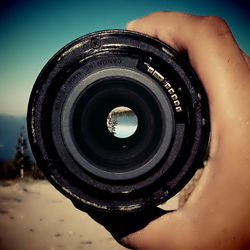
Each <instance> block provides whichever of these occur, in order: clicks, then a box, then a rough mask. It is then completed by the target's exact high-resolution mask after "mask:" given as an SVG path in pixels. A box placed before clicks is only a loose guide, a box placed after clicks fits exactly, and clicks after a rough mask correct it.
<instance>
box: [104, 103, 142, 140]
mask: <svg viewBox="0 0 250 250" xmlns="http://www.w3.org/2000/svg"><path fill="white" fill-rule="evenodd" d="M137 127H138V119H137V116H136V114H135V113H134V111H133V110H132V109H130V108H128V107H125V106H119V107H117V108H114V109H112V110H111V111H110V113H109V115H108V117H107V128H108V130H109V132H110V133H111V134H112V135H114V136H115V137H118V138H128V137H130V136H131V135H133V134H134V133H135V131H136V129H137Z"/></svg>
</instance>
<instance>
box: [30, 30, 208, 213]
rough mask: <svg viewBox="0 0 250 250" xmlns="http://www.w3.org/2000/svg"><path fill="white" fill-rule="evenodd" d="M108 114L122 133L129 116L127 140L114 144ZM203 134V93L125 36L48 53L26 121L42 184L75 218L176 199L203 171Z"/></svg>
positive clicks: (174, 64)
mask: <svg viewBox="0 0 250 250" xmlns="http://www.w3.org/2000/svg"><path fill="white" fill-rule="evenodd" d="M123 107H125V108H126V109H124V108H123ZM115 109H117V110H118V113H119V114H125V118H124V117H123V118H122V119H123V122H124V124H126V122H127V120H126V119H127V118H128V117H129V116H131V113H133V114H134V116H136V121H137V124H136V129H135V131H134V132H133V133H132V134H131V135H129V136H122V137H119V136H115V133H116V128H115V126H116V125H117V124H118V125H119V121H118V120H114V117H115V115H114V117H111V115H110V113H111V111H112V110H115ZM128 110H130V111H131V112H130V111H128ZM110 122H111V123H110ZM110 124H111V125H110ZM209 124H210V122H209V109H208V102H207V97H206V93H205V91H204V89H203V87H202V84H201V83H200V81H199V79H198V77H197V76H196V74H195V72H194V71H193V70H192V68H191V67H190V65H189V64H188V63H187V62H186V61H185V60H184V59H183V58H182V56H180V55H178V54H177V53H176V51H175V50H174V49H173V48H171V47H169V46H168V45H166V44H164V43H162V42H161V41H159V40H157V39H154V38H151V37H148V36H146V35H142V34H140V33H136V32H131V31H125V30H106V31H100V32H95V33H91V34H88V35H85V36H83V37H80V38H78V39H76V40H75V41H73V42H71V43H69V44H68V45H66V46H65V47H64V48H62V49H61V50H60V51H59V52H58V53H56V54H55V55H54V56H53V57H52V58H51V60H50V61H49V62H48V63H47V64H46V66H45V67H44V68H43V70H42V71H41V73H40V75H39V76H38V78H37V80H36V83H35V85H34V87H33V90H32V93H31V96H30V100H29V107H28V115H27V126H28V135H29V140H30V144H31V148H32V151H33V153H34V156H35V159H36V161H37V163H38V166H39V167H40V168H41V169H42V171H43V172H44V174H45V176H46V177H47V178H48V180H49V181H50V182H51V183H52V184H53V185H54V186H55V187H56V188H57V189H58V190H59V191H60V192H62V193H63V194H64V195H65V196H67V197H68V198H69V199H71V200H72V201H73V203H77V204H81V207H82V209H83V210H86V211H90V210H91V211H98V212H108V213H109V212H111V213H131V212H137V211H142V210H145V209H147V208H149V207H152V206H157V205H159V204H161V203H163V202H164V201H166V200H168V199H169V198H171V197H172V196H173V195H175V194H176V193H177V192H178V191H180V190H181V189H182V188H183V187H184V186H185V184H186V183H187V182H188V181H189V180H190V179H191V177H192V176H193V174H194V173H195V171H196V170H197V168H199V167H202V165H203V158H204V154H205V151H206V148H207V145H208V139H209V131H210V125H209ZM129 126H130V125H128V126H127V127H126V128H127V129H130V127H129ZM121 129H124V127H122V126H121ZM112 131H113V132H112Z"/></svg>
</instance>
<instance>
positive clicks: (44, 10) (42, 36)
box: [0, 0, 250, 249]
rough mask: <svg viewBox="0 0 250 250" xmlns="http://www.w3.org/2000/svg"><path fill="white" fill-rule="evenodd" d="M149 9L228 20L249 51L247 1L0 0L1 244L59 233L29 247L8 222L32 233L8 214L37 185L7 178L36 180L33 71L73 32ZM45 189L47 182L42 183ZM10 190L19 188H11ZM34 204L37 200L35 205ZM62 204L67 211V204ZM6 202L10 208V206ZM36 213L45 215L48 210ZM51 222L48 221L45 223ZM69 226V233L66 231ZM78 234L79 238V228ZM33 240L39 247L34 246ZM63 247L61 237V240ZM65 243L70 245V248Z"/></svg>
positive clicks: (114, 25)
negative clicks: (30, 133) (30, 108)
mask: <svg viewBox="0 0 250 250" xmlns="http://www.w3.org/2000/svg"><path fill="white" fill-rule="evenodd" d="M157 10H172V11H182V12H188V13H192V14H196V15H217V16H220V17H222V18H224V19H225V20H226V22H227V23H228V25H229V27H230V28H231V30H232V33H233V35H234V36H235V38H236V40H237V42H238V44H239V46H240V47H241V48H242V50H243V51H245V52H246V53H247V54H248V55H250V35H249V31H250V1H249V0H210V1H195V0H189V1H186V0H180V1H178V0H154V1H150V0H131V1H130V0H127V1H126V0H105V1H102V0H91V1H83V0H76V1H74V0H43V1H39V0H33V1H32V0H19V1H18V0H2V1H1V3H0V179H1V180H2V185H1V186H2V187H1V188H2V189H1V190H0V206H1V207H6V209H1V210H0V230H1V229H4V230H1V231H4V236H3V235H2V236H1V237H0V248H1V249H57V248H60V247H59V244H58V242H57V241H56V240H54V238H56V239H58V238H59V239H60V237H61V236H62V235H63V234H62V233H59V232H58V233H54V238H53V237H52V238H53V240H54V241H53V240H52V242H53V244H52V243H51V246H50V248H48V247H47V245H45V246H43V247H45V248H42V247H41V244H42V243H43V244H45V243H44V240H43V238H41V237H40V238H41V239H42V240H41V239H40V241H37V242H38V243H37V245H32V244H31V245H29V246H30V247H27V246H26V245H25V244H24V243H23V242H24V240H22V237H31V236H22V237H21V236H20V231H13V228H17V225H19V226H20V225H21V226H20V227H21V229H20V230H22V231H23V232H24V231H25V230H26V229H27V233H30V234H32V233H34V231H35V229H34V227H32V226H27V228H26V226H24V225H23V223H21V221H24V220H23V218H24V217H25V216H26V215H24V214H25V213H23V214H20V215H18V216H19V217H20V218H19V217H18V218H19V220H20V221H18V220H15V218H16V214H15V213H16V210H18V211H22V210H21V209H24V210H25V209H26V213H27V211H30V210H27V207H32V204H33V203H32V204H31V203H28V200H27V197H26V196H25V195H26V194H27V193H29V192H28V191H29V190H33V189H34V190H33V191H34V192H38V193H39V192H40V191H37V189H39V190H40V188H41V186H39V187H34V186H33V187H32V188H33V189H32V188H31V187H30V186H27V183H26V184H25V186H23V185H24V184H20V183H19V184H18V185H19V186H15V188H14V187H13V185H14V184H13V182H12V181H13V180H15V183H16V181H17V180H19V179H23V177H24V178H25V177H26V176H29V177H32V178H34V179H36V180H40V179H42V178H43V176H42V173H40V172H39V170H38V169H37V167H36V164H35V162H34V159H33V157H32V154H31V152H30V149H29V144H28V140H27V135H26V125H25V119H26V110H27V105H28V99H29V95H30V92H31V89H32V86H33V84H34V82H35V80H36V78H37V76H38V74H39V72H40V71H41V69H42V68H43V66H44V65H45V64H46V62H47V61H48V60H49V59H50V57H51V56H53V54H55V53H56V52H57V51H58V50H59V49H60V48H61V47H62V46H64V45H66V44H67V43H69V42H70V41H72V40H74V39H76V38H77V37H79V36H82V35H85V34H87V33H89V32H93V31H97V30H103V29H123V28H124V27H125V25H126V23H127V22H129V21H130V20H133V19H136V18H138V17H141V16H144V15H146V14H148V13H150V12H153V11H157ZM166 25H167V24H166ZM3 183H4V184H3ZM15 185H16V184H15ZM10 186H11V187H12V189H10V190H8V191H6V190H7V189H6V188H7V187H10ZM42 187H43V186H42ZM36 188H37V189H36ZM46 188H48V187H47V186H46ZM46 188H45V189H46ZM45 189H43V190H45ZM17 190H18V192H21V193H18V192H17ZM20 190H21V191H20ZM46 190H47V189H46ZM46 190H45V191H44V192H45V193H46V192H47V191H46ZM33 191H32V192H33ZM6 192H7V193H6ZM13 192H14V193H15V195H19V196H20V197H22V198H20V197H17V196H15V195H14V196H13ZM34 192H33V193H34ZM41 192H42V191H41ZM46 194H47V193H46ZM55 195H57V194H55ZM10 197H12V198H10ZM25 197H26V198H25ZM62 199H63V198H62V197H61V196H60V197H58V200H59V202H62ZM34 200H35V201H36V199H35V198H34V197H33V200H32V201H33V202H34ZM37 200H41V197H39V199H38V198H37ZM55 200H57V198H55V197H54V196H53V197H51V200H50V201H55ZM24 201H25V202H26V203H25V202H24ZM8 202H9V203H8ZM11 202H12V203H11ZM13 202H14V203H13ZM15 202H16V203H15ZM46 202H47V200H46ZM63 202H64V200H63ZM13 204H14V205H13ZM20 204H26V205H23V207H22V205H20ZM18 206H19V207H18ZM34 206H35V205H34ZM41 206H43V205H42V204H41ZM68 206H69V207H70V209H71V206H70V205H68ZM10 207H12V210H11V209H10ZM15 209H16V210H15ZM72 209H73V208H72ZM32 213H34V210H33V211H31V214H32ZM17 214H18V213H17ZM29 215H30V212H28V213H27V216H29ZM4 216H5V217H4ZM44 216H45V217H47V216H48V214H47V215H44ZM71 216H72V215H71ZM77 216H79V215H77ZM37 217H39V215H37V214H36V216H34V221H33V222H28V224H29V223H31V224H32V223H34V225H36V224H37V222H36V221H35V220H36V218H37ZM63 217H65V214H64V215H62V218H58V220H64V218H63ZM77 218H78V217H76V222H77ZM40 219H42V220H39V222H40V223H41V221H43V220H44V219H43V218H40ZM54 220H55V219H54ZM11 221H12V224H13V228H11V226H10V225H12V224H11V223H10V222H11ZM18 223H19V224H18ZM89 223H90V222H89ZM26 224H27V223H26ZM52 224H53V223H52ZM52 224H51V223H50V224H49V225H50V227H51V225H52ZM53 225H54V226H55V228H58V225H57V224H56V222H55V223H54V224H53ZM6 228H7V229H6ZM25 228H26V229H25ZM8 230H9V231H8ZM39 230H40V229H39ZM44 230H45V231H46V230H47V228H46V227H45V229H44ZM65 230H66V229H65ZM93 230H94V229H93ZM66 231H67V232H68V233H67V235H68V237H69V239H70V237H71V236H72V234H73V233H74V232H73V231H72V230H68V229H67V230H66ZM90 231H91V230H90ZM13 232H15V233H13ZM25 232H26V231H25ZM69 232H71V234H70V233H69ZM40 233H41V232H40ZM17 235H19V236H17ZM21 235H22V234H21ZM56 235H57V236H56ZM70 235H71V236H70ZM78 236H79V237H80V234H79V235H78ZM6 237H7V238H8V237H9V238H8V239H10V243H9V245H8V244H7V243H6V241H5V240H4V238H6ZM32 237H34V236H32ZM72 237H73V236H72ZM103 237H104V236H103ZM105 237H106V236H105ZM107 237H108V236H107ZM17 238H18V239H19V238H20V239H19V240H20V241H18V240H17V242H18V244H19V247H17V248H15V247H13V244H14V242H13V240H16V239H17ZM30 239H32V238H30ZM71 239H72V238H71ZM105 239H106V238H105ZM37 240H38V239H37ZM11 241H12V242H11ZM48 241H49V240H48ZM65 241H66V240H65ZM54 242H55V243H54ZM80 242H83V243H82V244H80V246H81V247H82V249H85V248H88V249H105V247H104V246H108V243H107V242H110V241H108V240H107V241H105V244H104V246H102V247H101V248H100V245H99V248H98V246H96V245H94V244H92V241H91V240H82V241H80ZM22 244H24V245H22ZM56 244H57V245H56ZM112 244H113V243H112ZM14 245H15V244H14ZM52 245H53V246H52ZM39 246H40V247H41V248H39ZM63 246H64V247H65V246H66V243H64V245H63ZM32 247H35V248H32ZM71 247H72V246H71ZM115 247H116V249H118V248H119V247H118V246H117V245H112V246H111V245H110V248H107V249H111V248H112V249H115ZM61 248H62V246H61ZM77 248H79V246H77ZM66 249H70V248H66ZM72 249H76V248H74V247H72ZM79 249H80V248H79Z"/></svg>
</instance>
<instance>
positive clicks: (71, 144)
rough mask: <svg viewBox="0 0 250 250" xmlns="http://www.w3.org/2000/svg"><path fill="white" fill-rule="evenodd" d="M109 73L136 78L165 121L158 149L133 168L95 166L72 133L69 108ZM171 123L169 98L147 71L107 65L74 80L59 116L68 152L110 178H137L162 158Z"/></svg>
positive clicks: (88, 166) (79, 162)
mask: <svg viewBox="0 0 250 250" xmlns="http://www.w3.org/2000/svg"><path fill="white" fill-rule="evenodd" d="M108 77H112V78H114V77H116V78H119V77H120V78H127V79H130V80H131V81H135V80H136V81H137V82H139V83H140V85H141V86H142V87H143V88H144V89H146V90H147V91H148V92H149V93H150V94H151V95H153V96H155V100H157V102H158V106H159V109H160V111H161V116H162V123H163V124H165V126H164V129H163V131H162V134H161V138H160V142H159V147H158V148H157V151H156V152H155V153H154V154H153V155H152V156H151V158H150V159H148V160H147V161H146V162H145V163H143V164H141V165H137V166H136V167H134V168H133V169H127V170H124V171H121V170H117V171H108V170H107V169H104V168H103V167H102V166H98V165H97V164H95V163H93V162H92V161H89V160H88V159H87V157H84V156H83V155H82V154H81V152H80V151H79V148H78V146H77V143H76V140H75V138H74V136H73V133H72V110H73V109H74V106H75V105H76V103H77V101H78V99H79V97H80V96H81V95H82V93H83V92H84V91H88V90H89V89H91V87H92V86H93V85H94V83H95V82H97V81H99V80H101V79H105V78H108ZM156 97H157V98H156ZM174 127H175V124H174V119H173V111H172V109H171V105H170V102H169V100H168V97H167V95H166V94H165V92H164V91H163V90H162V89H161V87H160V86H159V85H158V83H156V82H155V81H154V80H152V79H151V78H150V77H149V76H147V75H146V74H142V73H139V72H137V71H135V70H131V69H127V68H120V67H117V68H116V67H114V68H106V69H103V70H100V71H97V72H95V73H93V74H91V75H89V76H88V77H86V78H84V79H83V80H81V82H80V83H79V84H77V85H76V87H75V88H74V89H73V90H72V91H71V92H70V93H69V95H68V97H67V99H66V101H65V103H64V106H63V111H62V116H61V132H62V137H63V141H64V144H65V146H66V148H67V150H68V152H69V153H70V155H71V156H72V157H73V159H74V160H75V161H76V162H77V163H78V164H79V165H80V166H81V167H82V168H83V169H84V170H87V171H88V172H90V173H92V174H94V175H96V176H98V177H101V178H104V179H109V180H128V179H132V178H136V177H139V176H141V175H143V174H145V173H147V172H148V171H150V170H151V169H152V168H154V167H155V166H156V165H157V164H158V163H159V161H160V160H161V159H162V158H163V156H164V155H165V154H166V152H167V150H168V148H169V145H170V143H171V140H172V138H173V134H174Z"/></svg>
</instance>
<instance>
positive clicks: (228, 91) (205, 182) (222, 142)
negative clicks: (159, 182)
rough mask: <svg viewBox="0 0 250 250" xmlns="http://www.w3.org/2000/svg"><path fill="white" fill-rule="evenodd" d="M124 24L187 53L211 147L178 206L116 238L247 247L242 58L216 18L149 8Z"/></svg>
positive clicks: (248, 176) (248, 157) (249, 160)
mask: <svg viewBox="0 0 250 250" xmlns="http://www.w3.org/2000/svg"><path fill="white" fill-rule="evenodd" d="M127 29H129V30H133V31H138V32H141V33H145V34H148V35H150V36H153V37H156V38H158V39H160V40H161V41H163V42H165V43H167V44H169V45H170V46H172V47H173V48H175V49H176V50H177V51H179V52H180V53H187V54H188V57H189V60H190V63H191V65H192V66H193V68H194V69H195V71H196V73H197V74H198V76H199V78H200V79H201V81H202V83H203V85H204V87H205V90H206V92H207V95H208V99H209V106H210V116H211V151H210V157H209V160H208V162H207V165H206V167H205V170H204V174H203V175H202V178H201V180H200V182H199V184H198V186H197V187H196V189H195V190H194V192H193V193H192V195H191V197H190V198H189V200H188V201H187V203H186V204H185V206H184V207H182V208H181V209H179V210H177V211H175V212H172V213H168V214H165V215H163V216H161V217H160V218H158V219H156V220H154V221H152V222H150V223H149V224H148V225H147V226H146V227H145V228H144V229H142V230H140V231H138V232H136V233H133V234H131V235H128V236H127V237H125V238H123V239H121V242H122V244H123V245H124V246H126V247H128V248H132V249H181V250H183V249H192V250H194V249H202V250H205V249H227V250H228V249H250V227H249V224H250V58H249V57H248V56H247V55H245V54H244V53H243V52H242V51H241V50H240V48H239V47H238V45H237V44H236V42H235V40H234V38H233V36H232V34H231V32H230V30H229V28H228V26H227V24H226V23H225V22H224V21H223V20H222V19H220V18H218V17H213V16H209V17H200V16H193V15H189V14H184V13H177V12H155V13H152V14H150V15H148V16H145V17H143V18H140V19H138V20H135V21H132V22H130V23H129V24H128V25H127Z"/></svg>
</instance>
